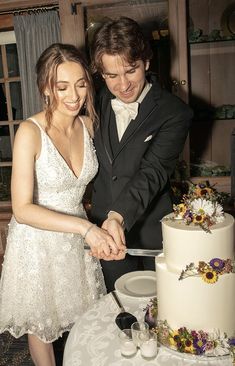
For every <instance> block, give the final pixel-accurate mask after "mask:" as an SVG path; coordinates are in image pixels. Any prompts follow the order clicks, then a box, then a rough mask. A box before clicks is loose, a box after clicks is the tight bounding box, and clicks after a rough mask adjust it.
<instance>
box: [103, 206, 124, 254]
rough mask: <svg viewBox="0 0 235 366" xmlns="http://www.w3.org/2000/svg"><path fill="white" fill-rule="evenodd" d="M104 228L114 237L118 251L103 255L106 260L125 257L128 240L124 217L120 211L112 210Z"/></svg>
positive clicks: (104, 223)
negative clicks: (126, 239)
mask: <svg viewBox="0 0 235 366" xmlns="http://www.w3.org/2000/svg"><path fill="white" fill-rule="evenodd" d="M102 229H104V230H106V231H107V232H108V233H109V235H110V236H111V237H112V238H113V240H114V242H115V244H116V246H117V248H118V249H119V251H118V253H114V252H111V254H110V255H109V256H106V255H103V258H102V259H104V260H120V259H124V258H125V255H126V241H125V234H124V229H123V217H122V216H121V215H120V214H119V213H118V212H114V211H111V212H110V213H109V214H108V218H107V219H106V220H105V221H104V222H103V224H102Z"/></svg>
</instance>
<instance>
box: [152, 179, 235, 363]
mask: <svg viewBox="0 0 235 366" xmlns="http://www.w3.org/2000/svg"><path fill="white" fill-rule="evenodd" d="M221 197H222V195H221V194H220V193H218V192H217V191H216V190H215V189H214V188H213V187H210V186H209V184H208V183H207V182H206V183H200V184H197V185H194V184H190V186H189V191H188V193H187V194H186V195H184V196H183V199H182V202H181V203H180V204H178V205H175V206H174V212H173V213H172V214H170V215H167V216H166V217H164V218H163V219H162V235H163V254H161V255H159V256H158V257H156V276H157V301H156V300H155V301H152V302H151V304H150V306H149V307H148V313H149V312H151V308H152V309H155V313H154V314H155V319H156V309H157V322H156V324H157V326H156V331H157V332H158V338H159V341H160V342H161V343H162V344H164V345H166V346H167V347H170V348H173V349H174V350H176V351H179V352H186V353H190V354H194V355H206V356H223V355H226V354H228V353H229V352H231V350H233V352H234V343H235V342H234V340H235V317H234V309H235V264H234V263H235V262H234V259H235V258H234V257H235V254H234V253H235V250H234V218H233V217H232V216H231V215H230V214H227V213H224V211H223V208H222V205H221V203H222V200H221ZM156 304H157V308H156Z"/></svg>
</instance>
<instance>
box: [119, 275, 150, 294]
mask: <svg viewBox="0 0 235 366" xmlns="http://www.w3.org/2000/svg"><path fill="white" fill-rule="evenodd" d="M114 286H115V289H116V290H117V291H119V292H120V293H121V294H123V295H126V296H130V297H153V296H156V272H154V271H135V272H129V273H126V274H124V275H123V276H121V277H120V278H118V279H117V281H116V282H115V285H114Z"/></svg>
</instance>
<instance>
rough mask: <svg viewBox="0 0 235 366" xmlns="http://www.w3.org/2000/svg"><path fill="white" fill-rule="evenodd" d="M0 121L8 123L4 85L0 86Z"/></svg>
mask: <svg viewBox="0 0 235 366" xmlns="http://www.w3.org/2000/svg"><path fill="white" fill-rule="evenodd" d="M0 121H8V115H7V102H6V97H5V86H4V84H0Z"/></svg>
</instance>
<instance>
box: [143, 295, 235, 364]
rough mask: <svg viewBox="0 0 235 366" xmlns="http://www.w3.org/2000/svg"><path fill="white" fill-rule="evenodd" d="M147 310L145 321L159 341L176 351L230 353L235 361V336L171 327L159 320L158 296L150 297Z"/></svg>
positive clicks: (210, 354)
mask: <svg viewBox="0 0 235 366" xmlns="http://www.w3.org/2000/svg"><path fill="white" fill-rule="evenodd" d="M143 310H144V311H145V318H144V319H145V321H146V322H147V323H148V324H149V327H150V329H151V330H152V331H154V332H155V333H157V337H158V341H159V342H160V343H161V344H162V345H164V346H166V347H168V348H171V349H173V350H175V351H178V352H181V353H188V354H192V355H206V356H222V355H227V354H230V355H231V356H232V359H233V362H235V337H232V338H228V337H227V335H226V334H225V333H224V334H220V333H219V332H214V333H213V334H212V333H208V332H205V331H203V330H190V329H188V328H186V327H181V328H179V329H171V328H170V326H169V324H168V323H167V321H166V320H165V321H161V320H160V321H158V320H157V314H158V301H157V297H154V298H152V299H150V303H149V304H148V305H147V307H146V308H144V309H143Z"/></svg>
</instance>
